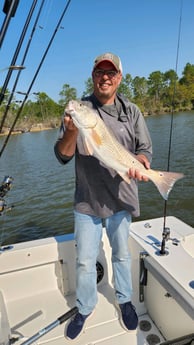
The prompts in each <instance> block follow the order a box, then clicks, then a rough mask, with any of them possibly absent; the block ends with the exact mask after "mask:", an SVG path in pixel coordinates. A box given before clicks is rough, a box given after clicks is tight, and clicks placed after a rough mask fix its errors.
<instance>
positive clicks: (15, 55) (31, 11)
mask: <svg viewBox="0 0 194 345" xmlns="http://www.w3.org/2000/svg"><path fill="white" fill-rule="evenodd" d="M37 1H38V0H34V1H33V3H32V6H31V8H30V11H29V14H28V16H27V19H26V22H25V25H24V27H23V30H22V33H21V36H20V39H19V42H18V45H17V47H16V50H15V53H14V56H13V59H12V62H11V66H14V65H15V64H16V60H17V57H18V55H19V52H20V49H21V46H22V43H23V40H24V38H25V35H26V32H27V29H28V26H29V23H30V20H31V18H32V14H33V12H34V9H35V7H36V4H37ZM12 72H13V70H12V69H9V70H8V73H7V76H6V78H5V81H4V84H3V86H2V88H1V92H0V105H1V103H2V101H3V99H4V96H5V92H6V89H7V85H8V83H9V80H10V78H11V74H12ZM4 121H5V119H2V121H1V125H0V133H1V131H2V127H3V126H2V123H4Z"/></svg>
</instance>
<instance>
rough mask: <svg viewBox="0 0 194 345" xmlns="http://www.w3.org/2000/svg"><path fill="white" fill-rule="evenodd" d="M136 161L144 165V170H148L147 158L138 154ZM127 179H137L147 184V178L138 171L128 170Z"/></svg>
mask: <svg viewBox="0 0 194 345" xmlns="http://www.w3.org/2000/svg"><path fill="white" fill-rule="evenodd" d="M136 159H137V160H138V161H139V162H140V163H142V164H143V165H144V167H145V168H146V169H150V162H149V161H148V159H147V157H146V156H144V155H142V154H140V155H137V156H136ZM129 177H132V178H134V179H137V180H138V181H144V182H147V181H148V180H149V178H148V177H147V176H144V175H143V174H142V173H141V172H140V171H139V170H138V169H135V168H131V169H129Z"/></svg>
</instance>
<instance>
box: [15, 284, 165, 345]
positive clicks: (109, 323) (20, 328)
mask: <svg viewBox="0 0 194 345" xmlns="http://www.w3.org/2000/svg"><path fill="white" fill-rule="evenodd" d="M74 299H75V296H74V295H72V296H68V298H65V299H64V298H63V296H62V295H61V293H60V292H59V291H58V290H52V291H50V292H47V293H46V294H40V295H35V296H33V297H31V298H28V299H23V300H18V301H12V302H10V303H9V305H8V317H9V322H10V327H11V331H12V336H13V337H20V339H19V340H17V341H16V342H15V344H16V345H20V344H22V343H23V342H24V341H26V340H27V339H29V338H30V337H32V336H33V335H34V334H36V333H37V332H39V331H40V330H42V329H44V327H46V326H48V325H49V324H50V323H52V322H53V321H55V320H56V319H57V318H58V317H60V316H61V315H63V314H64V313H65V312H66V311H68V310H69V309H71V308H72V307H73V306H74ZM139 321H140V323H139V327H138V330H137V331H133V332H130V333H129V332H126V331H125V330H124V329H123V328H122V327H121V325H120V323H119V320H118V314H117V311H116V308H115V306H114V296H113V290H112V289H111V287H110V286H108V285H104V286H102V287H101V291H100V292H99V293H98V304H97V306H96V309H95V312H94V314H93V315H92V317H91V318H90V320H88V323H87V326H86V329H85V331H84V333H83V334H82V335H81V336H80V337H79V338H78V339H77V340H75V341H73V342H72V341H69V340H67V339H66V338H65V337H64V332H65V328H66V326H67V323H68V321H67V322H66V323H64V324H61V325H59V326H57V327H55V328H54V329H53V330H52V331H50V332H49V333H47V334H45V335H44V336H42V337H41V338H40V339H38V340H37V341H36V342H35V343H34V344H52V345H64V344H71V343H73V344H75V345H76V344H77V345H78V344H79V345H94V344H101V345H103V344H104V345H118V344H122V345H125V344H126V345H129V344H130V345H143V344H145V345H146V344H149V345H153V341H154V343H155V344H156V343H160V342H162V341H164V339H163V338H162V337H161V335H160V333H159V332H158V330H157V329H156V327H155V326H154V325H153V323H152V321H151V320H150V318H149V317H148V315H142V316H140V317H139ZM140 327H141V329H140Z"/></svg>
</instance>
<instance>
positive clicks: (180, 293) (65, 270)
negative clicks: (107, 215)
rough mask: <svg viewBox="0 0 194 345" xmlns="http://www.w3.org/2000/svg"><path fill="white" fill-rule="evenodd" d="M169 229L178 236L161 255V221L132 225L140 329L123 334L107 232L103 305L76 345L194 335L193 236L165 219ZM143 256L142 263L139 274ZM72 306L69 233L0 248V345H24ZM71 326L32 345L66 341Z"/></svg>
mask: <svg viewBox="0 0 194 345" xmlns="http://www.w3.org/2000/svg"><path fill="white" fill-rule="evenodd" d="M167 226H168V227H169V228H170V233H171V237H172V238H174V240H173V241H172V240H168V241H167V242H166V251H167V252H168V253H167V255H160V244H161V239H162V227H163V219H162V218H159V219H153V220H149V221H146V222H145V221H144V222H143V221H142V222H136V223H133V224H132V226H131V236H130V240H129V246H130V249H131V253H132V276H133V287H134V293H133V303H134V305H135V306H136V310H137V313H138V315H139V327H138V329H137V331H134V332H126V331H125V330H124V329H123V328H122V327H121V325H120V323H119V320H118V314H117V310H116V308H115V300H114V290H113V286H112V267H111V250H110V247H109V243H108V240H107V238H106V235H104V236H103V241H102V243H101V247H100V252H99V258H98V261H99V263H100V264H101V265H102V267H103V269H104V275H103V278H102V280H101V281H100V282H99V283H98V304H97V306H96V309H95V312H94V315H93V316H92V318H91V319H90V320H89V321H88V324H87V327H86V329H85V331H84V333H83V334H82V335H81V336H80V337H79V338H78V339H77V340H76V341H74V342H73V343H74V344H79V345H92V344H93V345H94V344H100V345H102V344H106V345H109V344H110V345H118V344H122V345H125V344H126V345H129V344H130V345H144V344H149V345H153V344H162V343H163V342H165V341H167V342H169V341H171V340H172V339H176V338H179V337H186V336H187V335H190V334H192V333H194V285H193V284H194V283H193V281H194V274H193V272H194V258H193V251H192V248H193V247H192V243H191V241H190V242H189V245H186V242H188V241H187V239H188V236H191V235H193V234H194V231H193V229H192V228H191V227H189V226H188V225H186V224H184V223H183V222H181V221H179V220H178V219H176V218H174V217H168V218H167ZM190 238H192V236H191V237H190ZM175 239H176V241H175ZM140 257H143V261H142V262H143V264H144V266H145V268H144V270H143V271H141V272H140V262H141V261H140ZM142 274H147V282H146V285H145V281H144V282H143V283H142V281H143V280H142V277H141V275H142ZM74 306H75V243H74V240H73V235H72V234H68V235H64V236H59V237H56V238H47V239H42V240H36V241H30V242H25V243H18V244H15V245H13V247H12V248H11V249H10V250H6V248H2V251H1V254H0V307H1V309H0V310H1V312H0V334H1V338H0V344H2V345H8V344H9V341H8V339H9V338H11V339H12V340H15V344H16V345H20V344H23V343H24V342H25V341H27V340H28V339H30V338H31V337H32V336H33V335H34V334H36V333H37V332H39V331H40V330H44V328H45V327H46V326H47V325H49V324H50V323H52V322H53V321H54V320H56V319H57V318H59V317H60V316H61V315H63V314H64V313H65V312H67V311H69V310H70V309H71V308H73V307H74ZM66 324H67V323H63V324H60V325H58V326H57V327H55V328H54V329H52V330H51V331H50V332H48V333H47V334H44V332H42V334H41V333H40V335H41V336H40V338H39V339H38V340H36V341H35V342H34V343H35V344H52V345H62V344H63V345H64V344H65V343H69V341H68V340H66V339H65V337H64V329H65V327H66ZM190 337H191V336H190ZM173 344H176V342H175V341H174V343H173Z"/></svg>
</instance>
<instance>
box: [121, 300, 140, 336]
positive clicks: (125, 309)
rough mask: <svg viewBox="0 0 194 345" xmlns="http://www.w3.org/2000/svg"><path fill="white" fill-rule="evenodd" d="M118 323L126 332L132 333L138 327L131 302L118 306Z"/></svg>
mask: <svg viewBox="0 0 194 345" xmlns="http://www.w3.org/2000/svg"><path fill="white" fill-rule="evenodd" d="M119 309H120V323H121V325H122V327H123V328H124V329H125V330H126V331H134V330H135V329H136V328H137V325H138V317H137V314H136V311H135V307H134V305H133V304H132V303H131V302H127V303H123V304H119Z"/></svg>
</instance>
